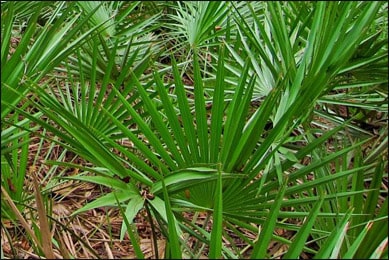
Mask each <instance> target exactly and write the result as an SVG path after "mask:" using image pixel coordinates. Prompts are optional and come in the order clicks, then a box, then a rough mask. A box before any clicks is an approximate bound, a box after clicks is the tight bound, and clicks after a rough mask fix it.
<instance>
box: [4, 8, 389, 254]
mask: <svg viewBox="0 0 389 260" xmlns="http://www.w3.org/2000/svg"><path fill="white" fill-rule="evenodd" d="M55 3H56V4H55V5H54V6H57V8H58V13H56V12H54V13H56V15H55V17H56V19H54V18H53V21H51V20H50V19H48V21H47V24H46V26H47V28H48V30H49V29H50V28H52V26H55V25H56V24H59V25H63V24H65V25H67V27H66V26H65V27H64V28H67V30H68V31H69V32H72V31H73V30H78V34H77V33H75V34H74V35H72V34H69V38H65V39H68V43H67V44H65V43H64V42H63V41H61V42H56V44H60V43H61V44H63V46H66V49H65V50H62V49H61V48H63V46H57V45H53V47H52V48H49V47H48V49H47V51H48V52H49V51H52V50H56V49H57V48H58V50H60V51H61V52H60V53H59V54H53V57H56V59H54V61H57V62H56V63H54V62H53V63H47V64H46V63H42V64H41V61H42V60H43V61H44V60H45V59H44V58H41V57H38V58H37V59H38V62H37V61H36V60H34V59H33V57H35V56H34V55H33V54H31V59H32V61H31V64H32V65H31V66H27V67H26V68H27V69H31V68H34V66H35V67H36V68H37V70H36V73H38V72H39V73H42V74H39V73H38V74H34V73H33V72H34V71H31V72H30V70H27V72H29V73H23V71H22V70H12V68H11V67H9V63H10V62H11V61H12V62H14V63H13V64H15V65H17V66H21V67H23V64H26V61H29V57H30V56H29V55H28V54H29V53H30V52H31V53H32V52H33V50H34V48H32V47H34V46H35V45H34V42H33V43H30V38H28V40H25V45H26V46H25V47H24V48H25V49H24V52H26V53H27V54H26V55H25V56H24V58H23V57H22V58H21V57H20V56H11V58H7V55H8V52H9V50H8V48H9V46H8V47H7V45H4V46H6V47H4V50H5V51H4V52H3V44H4V41H8V40H9V39H8V38H12V37H13V36H12V25H13V23H12V22H13V21H12V17H9V16H7V15H10V14H12V12H16V10H18V9H16V8H15V7H16V6H17V4H16V3H4V4H2V5H4V7H5V8H4V12H5V14H6V15H4V24H5V25H7V26H5V27H4V29H3V25H2V67H3V66H4V67H5V68H7V74H4V75H6V77H5V78H4V81H3V77H2V92H3V90H4V91H5V93H4V94H3V93H2V137H3V135H4V137H6V138H5V140H4V142H3V140H2V172H3V166H4V167H5V168H7V169H8V170H7V171H5V172H6V173H7V174H6V175H5V178H4V179H3V175H2V192H3V186H4V187H5V189H4V192H5V193H7V195H8V196H9V194H11V195H12V194H14V193H13V192H12V190H13V189H16V187H12V189H11V187H10V186H9V185H8V184H9V183H8V184H7V182H6V179H10V178H11V177H12V174H11V172H10V171H11V170H13V169H15V168H16V169H22V174H21V175H25V173H26V170H25V169H26V167H27V164H28V156H27V154H28V149H29V145H28V144H29V141H31V139H30V138H29V136H32V135H34V133H35V132H37V131H38V129H40V130H39V131H41V130H42V129H43V130H44V131H45V132H44V133H46V132H47V133H50V135H46V134H44V133H41V132H39V131H38V133H37V134H36V133H35V134H36V135H38V136H39V137H40V138H41V140H44V141H46V142H51V143H53V144H55V145H58V146H59V147H61V149H63V150H64V151H69V152H71V153H72V154H73V155H77V156H78V157H79V158H82V160H83V163H77V162H73V161H67V160H63V159H64V158H65V157H63V158H62V157H61V159H58V158H57V159H55V158H54V159H51V158H49V157H47V158H45V160H44V164H45V165H47V166H50V167H55V168H54V169H60V168H61V167H65V168H66V167H67V168H77V171H76V173H75V174H73V175H65V174H58V176H56V175H55V172H50V178H49V179H50V180H49V184H50V185H47V186H48V187H47V188H46V189H43V188H42V193H43V194H49V193H50V192H52V189H55V187H56V185H60V184H61V185H62V184H63V183H66V182H71V181H72V182H76V181H77V183H93V184H95V185H98V186H100V187H105V189H101V191H102V192H101V193H100V194H99V195H98V196H97V197H96V198H95V199H93V200H90V201H88V203H86V204H85V205H79V207H78V208H77V209H76V210H75V211H73V212H72V213H69V215H71V216H69V217H71V218H74V217H77V216H78V215H80V214H84V213H86V212H88V211H91V210H94V209H97V208H107V207H114V208H116V209H118V210H119V212H120V216H121V226H120V231H119V232H118V234H117V236H118V237H116V238H115V239H120V240H121V241H124V240H125V239H126V238H127V241H128V243H130V244H131V250H132V251H133V252H134V253H133V257H134V258H148V257H150V256H148V255H147V254H146V253H145V249H144V245H143V243H142V240H141V239H139V237H141V236H142V234H141V230H140V229H138V228H137V227H138V226H137V223H136V220H137V219H138V218H139V216H140V215H144V216H145V219H146V221H147V222H148V225H150V227H151V235H150V240H152V241H153V243H152V244H153V246H152V250H151V251H152V256H151V257H152V258H157V257H164V258H178V259H182V258H203V257H206V258H213V259H215V258H255V259H263V258H280V257H282V258H286V259H291V258H300V257H301V258H385V257H387V255H388V250H387V243H388V236H387V232H386V229H384V228H383V227H384V226H385V225H386V227H387V215H388V208H387V199H386V197H387V184H385V180H387V154H386V153H387V149H386V146H387V89H386V88H385V87H384V86H385V85H386V84H387V44H386V42H387V31H385V30H387V13H386V12H384V10H385V9H386V8H387V3H383V2H282V3H281V2H250V3H245V4H241V3H239V4H238V3H235V2H217V3H216V2H184V3H182V2H179V3H178V2H169V3H159V2H158V3H148V4H147V3H142V2H133V3H126V2H118V3H115V4H113V3H108V2H103V3H97V2H93V3H91V4H87V3H86V2H85V3H84V2H76V3H75V4H73V3H72V4H70V3H69V4H67V5H66V8H65V7H63V6H61V5H58V3H57V2H55ZM56 10H57V9H56ZM2 12H3V11H2ZM66 12H69V13H72V14H74V15H78V14H79V18H77V19H80V20H77V19H76V18H74V21H73V20H72V19H71V18H70V20H69V21H67V20H61V19H65V18H61V17H62V16H61V14H63V13H66ZM38 17H39V15H36V17H35V16H32V18H31V19H35V20H36V19H38ZM68 19H69V18H68ZM131 19H133V21H136V23H135V22H129V21H131ZM385 19H386V20H385ZM33 22H34V20H32V22H31V23H33ZM2 23H3V15H2ZM73 23H74V24H73ZM59 25H58V26H59ZM30 26H31V27H32V25H29V26H27V28H30ZM43 28H46V27H43ZM31 30H33V29H31ZM3 32H5V33H4V35H5V36H3ZM27 32H29V29H27V30H26V32H25V34H27ZM40 32H41V33H42V34H47V35H51V36H53V34H50V33H49V32H47V31H45V30H42V31H40ZM7 33H8V34H7ZM25 34H24V35H22V38H21V39H22V40H21V42H23V39H24V38H23V37H32V38H34V37H38V38H36V39H35V43H36V42H37V41H38V40H39V36H40V35H41V34H37V36H34V34H33V33H31V35H27V36H25ZM7 35H8V36H7ZM63 35H68V34H66V33H65V32H64V33H63ZM4 37H8V38H4ZM42 37H43V36H42ZM26 39H27V38H26ZM3 40H4V41H3ZM49 42H50V41H49ZM29 44H32V47H29ZM23 46H24V45H23ZM18 48H19V47H18ZM20 48H21V47H20ZM36 48H38V47H36ZM42 48H43V47H42ZM38 49H39V48H38ZM3 54H4V55H5V56H3ZM58 55H59V56H58ZM47 57H48V58H49V56H47ZM50 57H51V56H50ZM3 61H4V62H3ZM49 61H50V62H51V59H50V60H48V62H49ZM27 64H30V63H27ZM49 65H50V66H51V67H48V66H49ZM39 66H43V67H42V68H40V67H39ZM42 71H43V72H42ZM368 71H371V73H368ZM4 73H5V72H4ZM36 75H41V76H36ZM64 75H65V77H64ZM2 76H3V70H2ZM11 79H12V81H11ZM3 107H4V111H5V112H4V114H3ZM26 108H29V109H30V110H28V109H26ZM31 111H34V113H32V112H31ZM20 118H21V119H22V120H20ZM17 140H22V143H21V144H19V143H18V142H17ZM42 142H43V141H42ZM19 150H20V152H18V151H19ZM3 158H4V160H3ZM17 166H19V168H18V167H17ZM23 169H24V170H23ZM23 178H24V177H19V179H18V181H19V182H17V183H19V184H18V187H17V188H18V189H22V186H23V182H22V181H23ZM7 185H8V186H7ZM22 193H23V192H22V191H19V193H18V195H14V197H12V196H11V198H12V199H13V200H14V202H15V203H16V204H18V203H20V204H21V205H24V204H28V203H27V202H26V199H25V198H28V196H27V195H28V194H24V197H23V198H22V195H23V194H22ZM15 194H16V193H15ZM30 198H31V196H30ZM33 198H35V199H37V200H38V198H39V196H38V197H37V196H35V197H33ZM21 201H23V203H21ZM53 203H56V202H53ZM10 205H12V203H9V200H8V201H7V203H5V202H4V203H3V202H2V212H3V210H4V212H14V211H15V210H16V209H15V207H12V206H10ZM38 208H39V212H42V206H40V207H38ZM18 210H19V211H21V212H23V208H22V207H20V208H18ZM47 214H48V215H49V210H48V211H47ZM7 216H8V217H10V218H12V214H11V213H9V214H8V215H7ZM55 223H56V222H55ZM62 228H64V227H62ZM37 232H38V231H37ZM75 239H77V238H75ZM53 240H54V241H55V242H57V243H53V247H55V246H57V245H58V241H57V239H54V238H53ZM79 240H82V239H79ZM161 240H162V241H164V244H163V245H164V246H160V244H161V242H160V241H161ZM31 241H32V243H33V242H34V241H35V239H31ZM36 244H38V246H37V248H36V250H37V254H40V255H45V254H46V252H48V254H49V253H52V251H50V250H48V249H47V248H46V249H42V250H41V249H40V248H39V246H40V245H39V243H36ZM87 244H88V245H89V244H90V243H87ZM57 247H58V248H56V249H58V250H59V251H60V252H64V251H63V250H62V249H61V250H60V248H62V247H61V246H57ZM88 248H89V250H92V251H93V249H91V248H90V246H89V247H88ZM39 252H40V253H39ZM93 255H94V256H96V257H98V254H96V253H94V254H93ZM46 256H47V254H46ZM73 257H77V255H73Z"/></svg>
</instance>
